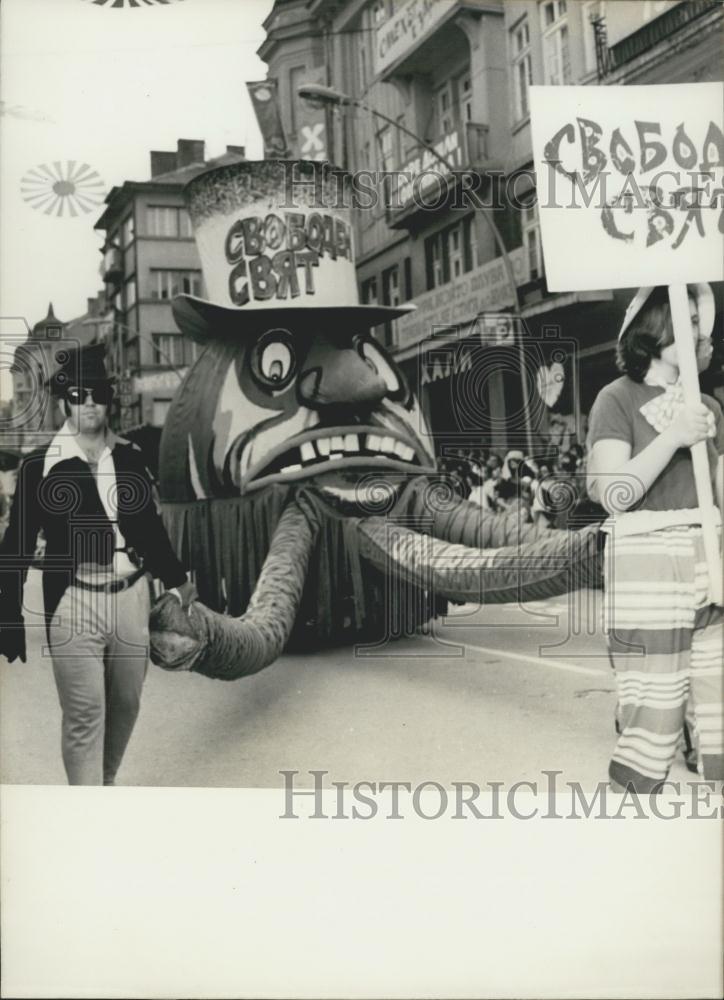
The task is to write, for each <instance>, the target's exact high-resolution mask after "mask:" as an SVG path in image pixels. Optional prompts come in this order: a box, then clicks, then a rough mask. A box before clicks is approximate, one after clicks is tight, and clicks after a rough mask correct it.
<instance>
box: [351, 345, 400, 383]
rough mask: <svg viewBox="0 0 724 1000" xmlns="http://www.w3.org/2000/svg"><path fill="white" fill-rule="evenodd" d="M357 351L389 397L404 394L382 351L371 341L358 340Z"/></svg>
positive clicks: (397, 376) (397, 377)
mask: <svg viewBox="0 0 724 1000" xmlns="http://www.w3.org/2000/svg"><path fill="white" fill-rule="evenodd" d="M357 350H358V351H359V353H360V356H361V357H362V358H363V359H364V360H365V361H366V362H367V364H368V365H369V366H370V368H371V369H372V371H374V372H376V373H377V374H378V375H379V376H380V378H381V379H382V380H383V382H384V383H385V385H386V386H387V391H388V393H389V394H390V396H393V397H394V396H399V395H401V394H402V393H403V392H404V386H403V384H402V380H401V379H400V376H399V375H398V374H397V372H396V371H395V369H394V368H393V366H392V365H391V364H390V362H389V361H388V360H387V358H386V357H385V356H384V354H383V353H382V351H381V350H380V349H379V347H377V346H376V345H375V344H374V343H373V342H372V341H371V340H366V339H364V338H360V339H359V340H358V341H357Z"/></svg>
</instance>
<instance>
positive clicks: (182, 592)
mask: <svg viewBox="0 0 724 1000" xmlns="http://www.w3.org/2000/svg"><path fill="white" fill-rule="evenodd" d="M169 594H173V595H174V597H178V599H179V602H180V604H181V607H182V608H183V609H184V611H185V610H186V608H188V606H189V604H191V602H192V601H195V600H196V598H197V597H198V596H199V594H198V591H197V590H196V587H195V586H194V585H193V583H191V581H190V580H187V581H186V583H182V584H181V586H180V587H172V588H171V590H169Z"/></svg>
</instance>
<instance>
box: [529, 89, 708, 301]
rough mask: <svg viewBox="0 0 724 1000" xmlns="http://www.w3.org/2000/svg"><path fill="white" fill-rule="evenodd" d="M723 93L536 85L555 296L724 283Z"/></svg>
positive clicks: (539, 172) (546, 238)
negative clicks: (649, 286)
mask: <svg viewBox="0 0 724 1000" xmlns="http://www.w3.org/2000/svg"><path fill="white" fill-rule="evenodd" d="M723 99H724V84H721V83H691V84H675V85H666V84H662V85H656V86H640V87H629V86H626V87H623V86H622V87H556V88H555V91H554V90H553V88H551V87H531V102H530V103H531V125H532V132H533V153H534V158H535V170H536V186H537V192H538V207H539V213H540V224H541V237H542V241H543V253H544V257H545V268H546V280H547V283H548V288H549V289H550V290H551V291H574V290H580V289H600V288H606V289H608V288H632V287H634V286H636V285H665V284H670V283H674V282H678V283H685V282H691V281H722V280H723V279H724V187H723V176H724V133H723V131H722V126H723V122H722V102H723Z"/></svg>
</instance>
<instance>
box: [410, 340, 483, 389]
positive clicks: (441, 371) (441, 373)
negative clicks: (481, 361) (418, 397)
mask: <svg viewBox="0 0 724 1000" xmlns="http://www.w3.org/2000/svg"><path fill="white" fill-rule="evenodd" d="M430 354H431V356H430V357H429V358H427V357H423V364H422V371H421V372H420V385H421V386H423V385H427V384H428V383H429V382H440V381H442V380H443V379H446V378H450V376H451V375H459V374H460V373H461V372H467V371H470V370H471V369H472V367H473V356H472V354H471V352H470V348H469V347H465V346H461V347H459V348H458V349H457V350H456V351H449V352H446V353H445V355H444V356H441V355H439V354H438V353H437V352H435V351H431V352H430Z"/></svg>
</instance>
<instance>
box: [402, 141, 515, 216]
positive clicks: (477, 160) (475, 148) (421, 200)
mask: <svg viewBox="0 0 724 1000" xmlns="http://www.w3.org/2000/svg"><path fill="white" fill-rule="evenodd" d="M432 146H433V148H434V149H435V150H436V152H437V153H438V154H439V155H440V156H442V157H443V158H444V159H445V160H447V161H448V162H449V163H450V165H451V166H452V167H454V168H455V172H456V174H457V173H458V172H460V173H461V174H462V173H465V172H469V173H474V174H484V173H486V172H489V171H494V170H500V169H501V168H502V163H500V162H498V161H495V160H493V158H492V155H491V151H490V148H489V129H488V126H487V125H483V124H481V123H480V122H464V123H460V122H459V123H458V126H457V128H455V129H454V130H453V131H452V132H448V133H447V135H444V136H443V137H442V138H441V139H439V140H438V141H437V142H434V143H432ZM458 183H460V180H459V178H458V179H457V180H456V179H455V177H453V175H452V174H451V173H450V171H448V170H446V169H445V167H444V166H443V164H442V163H441V162H440V160H439V159H438V158H437V157H436V156H434V155H433V154H432V153H431V152H430V151H429V150H427V149H422V150H421V151H420V152H419V153H417V154H416V155H415V156H413V157H411V158H410V159H409V160H407V161H406V162H405V163H404V164H403V165H402V166H401V167H400V168H399V170H398V171H396V172H395V173H394V174H391V175H390V177H389V178H388V183H387V185H386V192H385V195H386V205H387V211H386V219H387V224H388V225H389V226H390V227H391V228H392V229H404V228H408V226H409V224H410V223H411V222H412V220H413V218H414V216H415V215H416V214H417V213H418V212H419V211H429V210H430V206H431V205H434V206H436V207H440V208H442V207H443V204H445V203H446V202H447V200H448V198H449V196H450V195H451V193H452V192H453V190H454V188H455V187H456V185H457V184H458ZM442 186H445V187H446V188H447V193H446V195H445V197H444V198H443V196H442V191H441V187H442ZM438 201H440V202H441V203H442V204H440V205H438Z"/></svg>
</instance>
